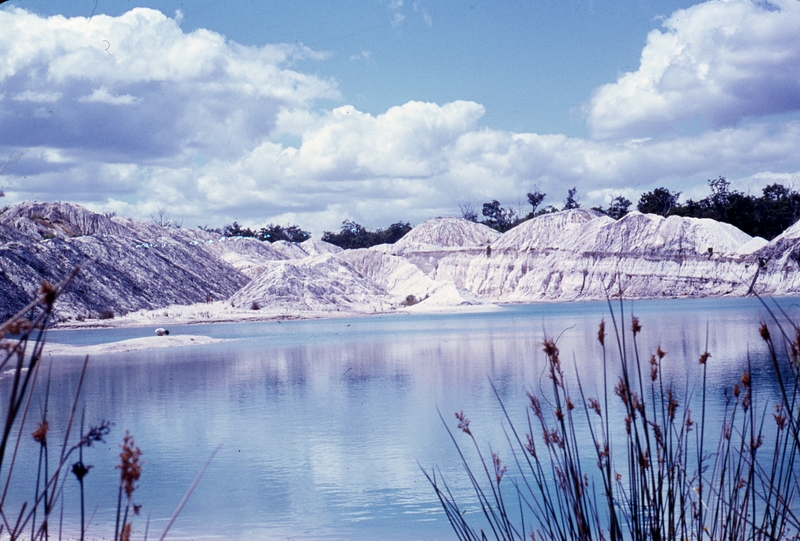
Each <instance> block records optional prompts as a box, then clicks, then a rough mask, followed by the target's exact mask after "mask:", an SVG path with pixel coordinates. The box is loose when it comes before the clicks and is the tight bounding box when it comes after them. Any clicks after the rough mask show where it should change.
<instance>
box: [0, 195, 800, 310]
mask: <svg viewBox="0 0 800 541" xmlns="http://www.w3.org/2000/svg"><path fill="white" fill-rule="evenodd" d="M76 266H80V268H81V270H80V272H79V274H78V276H77V277H76V279H75V281H74V282H73V283H72V285H71V286H70V288H69V289H68V290H67V292H66V293H65V295H64V296H63V297H62V299H61V301H60V302H59V304H58V310H59V314H58V315H59V316H60V317H61V318H70V317H72V318H74V317H78V316H84V317H96V316H97V314H98V313H100V312H102V311H104V310H112V311H114V312H115V313H124V312H128V311H134V310H139V309H156V308H162V307H164V306H167V305H170V304H192V303H198V302H205V301H206V300H207V299H208V298H212V299H214V300H220V299H230V302H231V303H232V304H233V306H235V307H239V308H243V309H249V308H251V307H252V308H254V307H259V308H270V309H272V310H273V311H275V310H277V311H281V310H285V311H286V312H308V311H328V312H330V311H337V310H338V311H351V312H362V313H369V312H373V311H385V310H388V309H391V308H397V307H399V306H401V305H408V304H413V303H415V302H416V303H418V304H416V306H417V307H420V308H422V307H425V306H454V305H459V304H479V303H483V302H530V301H538V300H572V299H603V298H605V296H606V292H608V293H609V294H611V295H616V294H619V292H620V290H621V291H622V294H623V295H624V296H626V297H629V298H634V297H639V298H658V297H687V296H720V295H746V294H748V293H749V292H750V291H751V288H752V290H754V291H756V292H758V293H760V294H764V295H793V294H800V272H798V271H799V270H800V224H796V225H795V226H793V227H792V228H790V229H788V230H787V231H785V232H784V233H783V234H782V235H781V236H779V237H778V238H776V239H775V240H773V241H772V242H769V243H768V242H766V241H765V240H764V239H759V238H751V237H749V236H748V235H746V234H745V233H743V232H741V231H740V230H738V229H736V228H735V227H733V226H730V225H727V224H722V223H718V222H715V221H713V220H702V219H695V218H680V217H669V218H666V219H665V218H662V217H659V216H654V215H643V214H640V213H637V212H633V213H631V214H629V215H627V216H626V217H624V218H623V219H621V220H618V221H615V220H612V219H610V218H608V217H607V216H603V215H600V214H598V213H596V212H593V211H586V210H581V209H578V210H571V211H565V212H559V213H555V214H548V215H543V216H540V217H537V218H534V219H532V220H529V221H527V222H525V223H523V224H521V225H519V226H518V227H516V228H514V229H512V230H510V231H508V232H507V233H505V234H503V235H500V234H499V233H497V232H495V231H493V230H491V229H489V228H487V227H485V226H483V225H481V224H476V223H472V222H468V221H466V220H462V219H459V218H436V219H433V220H429V221H427V222H425V223H423V224H420V225H418V226H417V227H416V228H415V229H414V230H412V231H411V232H410V233H409V234H408V235H406V236H405V237H404V238H403V239H401V240H400V241H399V242H397V243H396V244H394V245H382V246H375V247H372V248H370V249H360V250H346V251H342V250H341V249H340V248H338V247H336V246H333V245H330V244H327V243H324V242H322V241H319V240H308V241H305V242H303V243H301V244H295V243H288V242H277V243H275V244H272V245H270V244H269V243H266V242H260V241H257V240H255V239H252V238H225V237H222V238H220V237H219V236H218V235H212V234H210V233H207V232H204V231H197V230H188V229H174V228H164V227H159V226H157V225H155V224H152V223H138V222H134V221H132V220H129V219H121V218H118V217H108V216H103V215H98V214H95V213H92V212H89V211H87V210H86V209H83V208H82V207H79V206H77V205H72V204H66V203H41V204H36V203H23V204H20V205H15V206H13V207H10V208H8V209H6V210H5V211H4V212H3V213H2V214H0V293H1V294H0V317H2V316H8V315H10V314H12V313H14V312H16V311H18V310H19V309H20V308H21V307H22V306H24V305H25V304H27V303H28V302H29V301H30V300H31V299H32V298H33V296H34V295H35V294H36V292H37V290H38V288H39V283H40V280H41V279H46V280H48V281H51V282H57V281H60V280H61V279H62V278H63V277H64V276H66V275H68V274H69V273H70V272H71V271H72V269H73V268H75V267H76ZM251 280H252V281H251Z"/></svg>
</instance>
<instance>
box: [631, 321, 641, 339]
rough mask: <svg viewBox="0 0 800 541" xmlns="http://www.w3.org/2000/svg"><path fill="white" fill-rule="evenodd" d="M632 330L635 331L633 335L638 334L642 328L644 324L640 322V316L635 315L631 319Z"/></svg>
mask: <svg viewBox="0 0 800 541" xmlns="http://www.w3.org/2000/svg"><path fill="white" fill-rule="evenodd" d="M631 330H632V331H633V336H636V335H637V334H639V332H640V331H641V330H642V326H641V324H640V323H639V318H638V317H635V316H634V317H633V319H632V321H631Z"/></svg>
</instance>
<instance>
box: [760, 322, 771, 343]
mask: <svg viewBox="0 0 800 541" xmlns="http://www.w3.org/2000/svg"><path fill="white" fill-rule="evenodd" d="M758 334H760V335H761V338H762V339H763V340H764V342H769V340H770V337H769V329H768V328H767V324H766V323H763V322H762V323H761V325H759V327H758Z"/></svg>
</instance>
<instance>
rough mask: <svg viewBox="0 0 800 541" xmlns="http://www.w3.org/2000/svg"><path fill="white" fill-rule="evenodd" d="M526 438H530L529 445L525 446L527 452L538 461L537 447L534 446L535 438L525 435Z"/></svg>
mask: <svg viewBox="0 0 800 541" xmlns="http://www.w3.org/2000/svg"><path fill="white" fill-rule="evenodd" d="M525 436H526V437H527V438H528V443H527V444H525V450H526V451H528V453H530V455H531V456H532V457H533V458H534V459H538V457H537V456H536V446H535V445H534V444H533V436H531V435H530V434H525Z"/></svg>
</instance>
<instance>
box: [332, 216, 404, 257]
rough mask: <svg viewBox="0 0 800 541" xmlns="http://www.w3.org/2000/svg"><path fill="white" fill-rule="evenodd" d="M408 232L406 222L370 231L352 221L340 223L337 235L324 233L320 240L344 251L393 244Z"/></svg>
mask: <svg viewBox="0 0 800 541" xmlns="http://www.w3.org/2000/svg"><path fill="white" fill-rule="evenodd" d="M409 231H411V224H409V223H408V222H396V223H393V224H392V225H390V226H389V227H387V228H386V229H378V230H377V231H370V230H368V229H366V228H365V227H363V226H362V225H360V224H357V223H356V222H354V221H352V220H345V221H344V222H342V229H341V231H339V233H332V232H330V231H325V233H323V234H322V240H323V241H325V242H329V243H331V244H334V245H336V246H339V247H340V248H344V249H345V250H349V249H352V248H369V247H370V246H376V245H378V244H394V243H395V242H397V241H398V240H400V239H401V238H403V237H404V236H405V234H406V233H408V232H409Z"/></svg>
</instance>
